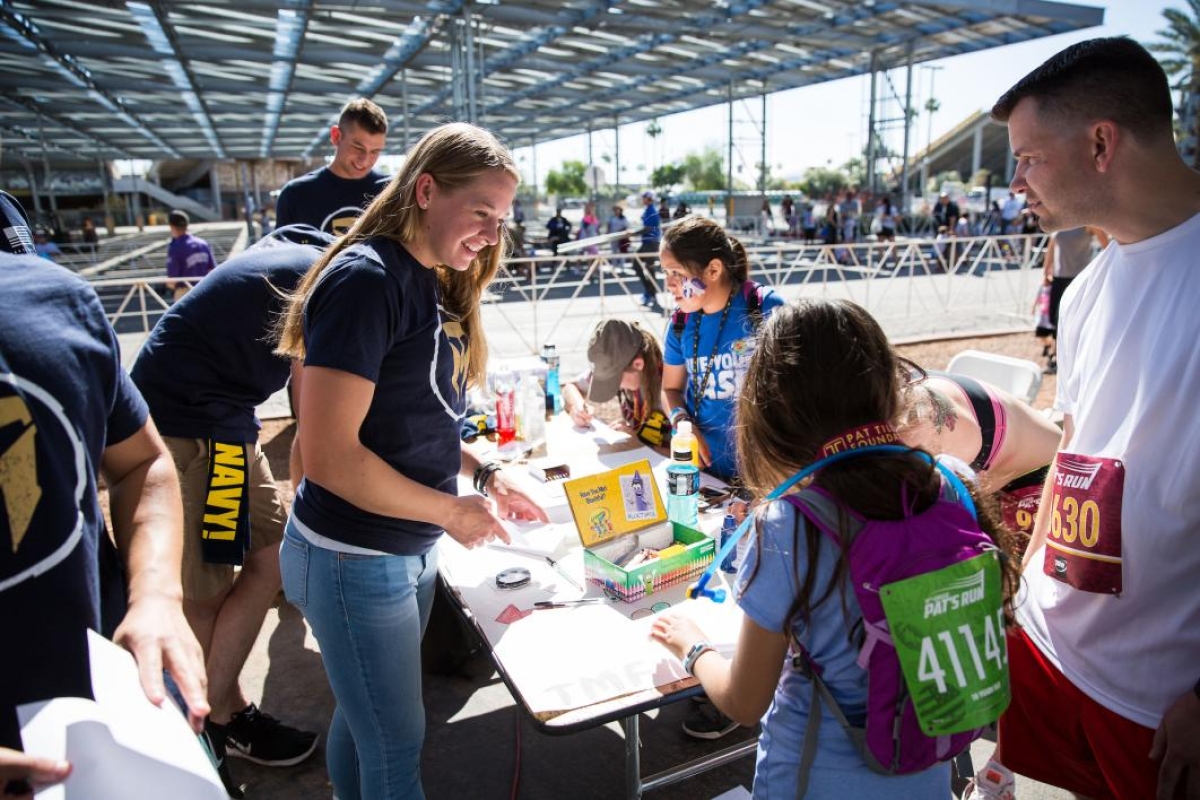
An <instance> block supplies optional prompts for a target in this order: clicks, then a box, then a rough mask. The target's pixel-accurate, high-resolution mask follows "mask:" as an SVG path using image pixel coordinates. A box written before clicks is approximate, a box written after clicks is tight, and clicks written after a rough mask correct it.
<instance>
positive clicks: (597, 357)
mask: <svg viewBox="0 0 1200 800" xmlns="http://www.w3.org/2000/svg"><path fill="white" fill-rule="evenodd" d="M642 341H643V339H642V329H641V327H640V326H639V325H638V324H637V323H636V322H626V321H625V320H623V319H606V320H604V321H603V322H601V323H600V324H599V325H597V326H596V330H594V331H592V340H591V341H590V342H589V343H588V361H591V362H592V388H591V389H590V390H589V391H588V399H589V400H594V401H595V402H597V403H603V402H606V401H608V400H611V399H613V398H614V397H616V396H617V390H618V389H619V388H620V387H621V373H622V372H624V371H625V370H626V369H627V368H628V367H629V363H630V362H631V361H633V359H635V358H637V355H638V353H640V352H642Z"/></svg>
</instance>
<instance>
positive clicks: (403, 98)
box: [400, 68, 408, 153]
mask: <svg viewBox="0 0 1200 800" xmlns="http://www.w3.org/2000/svg"><path fill="white" fill-rule="evenodd" d="M400 114H401V116H402V117H403V119H404V140H403V141H401V142H400V151H401V152H403V153H407V152H408V69H407V68H405V69H402V70H400Z"/></svg>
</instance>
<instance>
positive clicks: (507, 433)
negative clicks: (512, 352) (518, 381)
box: [493, 367, 517, 445]
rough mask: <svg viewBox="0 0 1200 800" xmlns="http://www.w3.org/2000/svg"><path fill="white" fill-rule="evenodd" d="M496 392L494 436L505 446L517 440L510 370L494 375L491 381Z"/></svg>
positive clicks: (515, 406) (514, 403)
mask: <svg viewBox="0 0 1200 800" xmlns="http://www.w3.org/2000/svg"><path fill="white" fill-rule="evenodd" d="M493 389H494V391H495V392H496V436H497V439H498V440H499V444H501V445H505V444H508V443H509V442H511V441H512V440H513V439H515V438H517V398H516V387H515V386H513V374H512V370H510V369H508V368H507V367H504V368H502V369H501V370H500V371H499V372H497V373H496V377H495V379H494V381H493Z"/></svg>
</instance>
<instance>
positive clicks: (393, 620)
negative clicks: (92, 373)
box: [279, 519, 437, 800]
mask: <svg viewBox="0 0 1200 800" xmlns="http://www.w3.org/2000/svg"><path fill="white" fill-rule="evenodd" d="M279 560H280V570H281V572H282V574H283V591H284V595H285V596H286V597H287V600H288V602H289V603H291V604H292V605H294V606H296V608H298V609H300V612H301V613H302V614H303V615H304V619H305V620H306V621H307V622H308V624H309V626H310V627H311V628H312V631H313V634H314V635H315V636H316V638H317V642H318V643H319V644H320V646H321V657H322V659H324V662H325V672H326V674H327V675H328V677H329V684H330V686H331V687H332V689H333V695H334V698H335V699H336V701H337V705H336V707H335V708H334V711H333V720H332V721H331V722H330V723H329V736H328V738H327V739H326V741H325V760H326V764H327V766H328V769H329V777H330V780H331V781H332V782H333V788H334V792H335V793H336V794H337V796H338V798H340V800H391V798H423V797H424V796H425V795H424V792H423V791H422V789H421V745H422V743H423V741H424V738H425V707H424V704H423V702H422V698H421V637H422V635H424V633H425V625H426V624H427V623H428V622H429V610H430V607H431V606H432V604H433V590H434V580H435V578H436V576H437V551H436V550H431V551H430V552H429V553H428V554H427V555H424V556H359V555H349V554H346V553H338V552H334V551H332V550H326V549H324V548H321V547H314V546H313V545H311V544H310V543H309V542H308V540H307V539H305V538H304V536H303V534H301V533H300V532H299V531H298V530H296V528H295V526H294V523H293V522H292V520H290V519H289V520H288V524H287V530H286V534H285V536H284V539H283V544H282V545H280V552H279Z"/></svg>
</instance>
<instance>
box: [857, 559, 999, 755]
mask: <svg viewBox="0 0 1200 800" xmlns="http://www.w3.org/2000/svg"><path fill="white" fill-rule="evenodd" d="M880 598H881V600H882V602H883V611H884V614H885V615H886V616H887V621H888V627H889V628H890V629H891V632H892V642H893V644H894V645H895V647H896V654H897V656H898V657H899V658H900V668H901V670H902V671H903V673H904V682H905V684H907V686H908V690H909V694H910V695H911V696H912V700H913V709H914V710H915V711H916V713H917V721H918V722H919V723H920V725H921V730H922V731H923V732H924V733H925V735H926V736H948V735H950V734H954V733H962V732H964V731H970V730H974V729H975V728H980V727H983V726H984V725H988V724H990V723H992V722H994V721H995V720H996V719H997V718H998V717H999V716H1000V714H1001V712H1003V711H1004V709H1006V708H1008V703H1009V699H1010V697H1011V695H1010V689H1009V684H1008V651H1007V649H1006V648H1005V638H1004V610H1003V600H1002V595H1001V586H1000V563H999V561H998V559H997V557H996V554H995V553H983V554H981V555H978V556H975V557H974V558H971V559H968V560H966V561H960V562H958V563H957V564H951V565H950V566H947V567H943V568H941V569H939V570H936V571H934V572H926V573H923V574H921V575H914V576H913V577H911V578H905V579H904V580H901V581H896V582H895V583H889V584H888V585H886V586H884V587H883V588H882V589H881V590H880Z"/></svg>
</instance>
